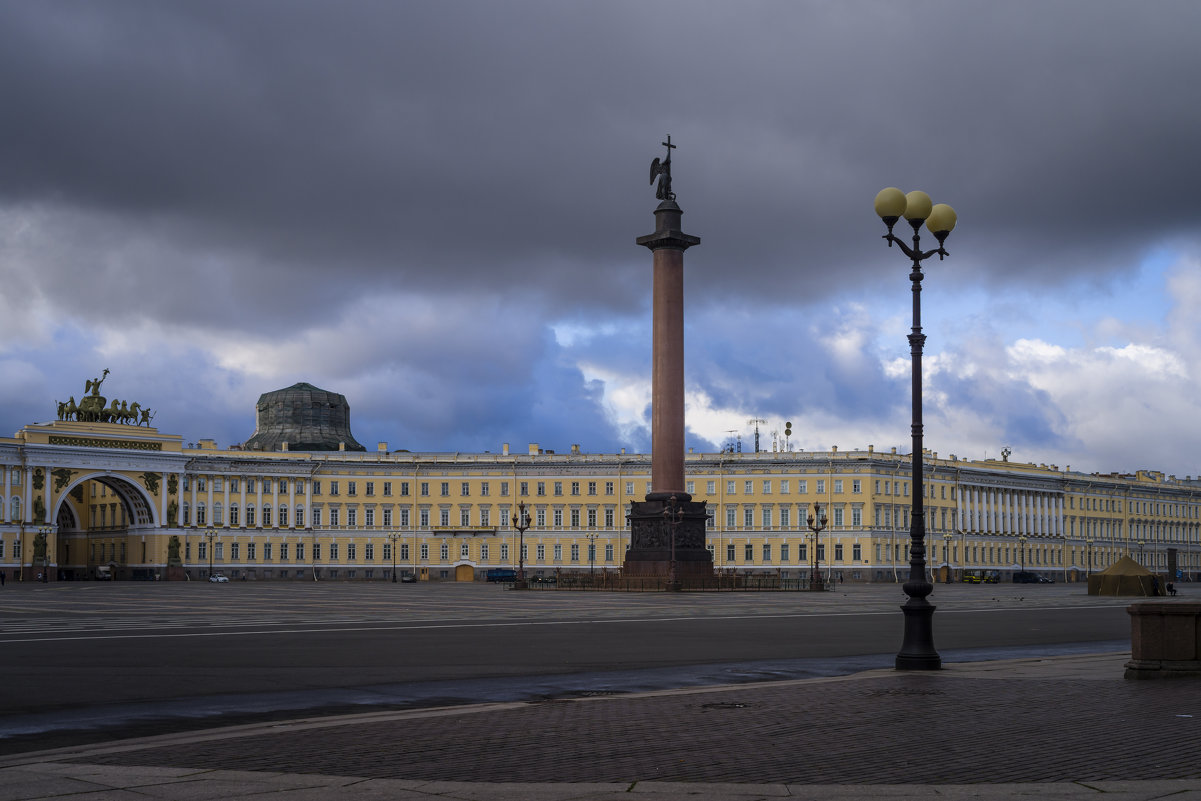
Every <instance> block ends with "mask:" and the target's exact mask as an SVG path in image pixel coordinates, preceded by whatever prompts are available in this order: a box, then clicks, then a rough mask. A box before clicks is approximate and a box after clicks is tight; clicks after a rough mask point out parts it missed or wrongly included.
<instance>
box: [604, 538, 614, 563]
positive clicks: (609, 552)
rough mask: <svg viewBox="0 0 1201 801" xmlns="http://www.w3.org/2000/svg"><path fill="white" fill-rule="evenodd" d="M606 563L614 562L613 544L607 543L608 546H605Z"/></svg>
mask: <svg viewBox="0 0 1201 801" xmlns="http://www.w3.org/2000/svg"><path fill="white" fill-rule="evenodd" d="M605 561H606V562H612V561H613V543H611V542H610V543H606V545H605Z"/></svg>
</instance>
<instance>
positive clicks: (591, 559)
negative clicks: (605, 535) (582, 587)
mask: <svg viewBox="0 0 1201 801" xmlns="http://www.w3.org/2000/svg"><path fill="white" fill-rule="evenodd" d="M599 536H600V535H599V534H589V535H588V578H589V579H591V578H592V576H593V574H595V573H596V540H597V537H599Z"/></svg>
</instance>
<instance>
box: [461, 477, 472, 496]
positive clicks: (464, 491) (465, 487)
mask: <svg viewBox="0 0 1201 801" xmlns="http://www.w3.org/2000/svg"><path fill="white" fill-rule="evenodd" d="M459 497H461V498H469V497H471V482H469V481H464V482H463V483H461V484H460V485H459Z"/></svg>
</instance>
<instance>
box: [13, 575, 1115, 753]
mask: <svg viewBox="0 0 1201 801" xmlns="http://www.w3.org/2000/svg"><path fill="white" fill-rule="evenodd" d="M904 600H905V598H904V595H903V594H902V592H901V590H900V587H899V586H897V585H870V586H863V585H851V586H845V587H842V588H840V589H839V591H837V592H829V593H822V594H811V593H720V594H718V593H712V594H678V595H668V594H617V593H580V592H566V591H532V592H528V593H521V592H513V591H508V590H504V589H502V588H501V587H498V586H495V585H491V586H490V585H478V584H473V585H460V584H419V585H390V584H370V585H368V584H335V583H328V582H324V583H321V584H309V583H282V582H280V583H272V584H266V583H233V584H224V585H213V584H207V583H205V584H201V583H190V584H178V583H172V584H167V583H153V584H151V583H146V584H140V583H113V584H108V583H103V584H102V583H88V584H70V583H63V584H57V585H28V584H27V585H17V586H14V585H11V584H10V585H9V587H8V588H6V589H5V590H3V591H2V592H0V601H2V602H3V612H2V613H0V649H2V651H0V653H3V657H2V659H0V715H2V717H0V751H11V750H12V749H17V750H25V747H26V746H28V747H35V746H36V747H45V746H46V743H47V742H54V743H55V744H62V743H64V742H73V741H74V740H72V739H71V738H73V737H81V738H83V739H85V740H86V739H95V737H96V736H97V734H96V732H97V731H98V730H100V729H103V730H106V731H107V732H108V734H107V735H106V736H113V733H114V732H115V731H116V730H118V729H119V730H120V731H121V733H122V735H123V736H124V735H126V734H129V733H143V732H144V730H145V729H146V728H147V727H150V728H151V730H153V731H159V730H163V729H164V728H167V729H169V728H179V727H186V726H197V725H218V724H220V725H224V724H226V723H229V722H231V721H241V720H249V719H262V718H263V717H264V716H266V717H271V716H275V717H279V716H284V715H294V714H297V713H301V714H313V713H315V712H317V711H322V712H332V711H345V710H346V709H347V708H350V707H361V706H363V705H372V706H377V707H378V706H389V707H397V706H421V705H429V704H431V703H451V702H469V701H487V700H503V699H512V698H529V697H545V696H551V697H553V696H556V695H564V694H587V693H612V692H622V691H628V690H631V689H653V688H659V687H673V686H690V685H694V684H700V683H729V682H737V681H748V680H756V679H762V678H765V677H767V678H771V677H780V678H788V677H795V676H803V675H819V674H832V673H840V672H842V673H845V672H851V671H854V670H858V669H864V668H867V667H880V666H885V665H889V664H891V661H892V657H893V656H894V655H895V653H896V651H897V650H898V648H899V646H900V641H901V629H902V615H901V613H900V611H899V608H898V607H899V605H900V604H901V603H902V602H904ZM931 601H932V602H933V603H935V604H936V605H937V606H938V607H939V609H938V611H937V612H936V613H935V618H934V621H935V643H936V646H937V648H938V649H939V652H940V653H941V654H942V655H943V658H944V661H948V662H949V661H968V660H971V659H983V658H992V657H996V656H998V655H1007V654H1009V653H1013V652H1021V653H1030V652H1031V649H1034V650H1035V651H1038V650H1039V649H1041V650H1042V651H1044V652H1046V653H1062V652H1064V651H1065V650H1067V651H1070V650H1089V649H1092V650H1100V649H1101V648H1102V647H1104V648H1107V649H1109V650H1118V649H1122V648H1124V647H1128V642H1129V632H1130V624H1129V618H1128V615H1127V614H1126V612H1125V608H1126V606H1127V605H1128V604H1129V600H1128V599H1113V598H1107V599H1099V598H1095V597H1089V596H1088V595H1086V594H1085V593H1084V587H1083V585H1080V584H1073V585H1063V584H1059V585H983V586H969V585H951V586H944V585H939V586H938V587H936V589H935V593H934V595H933V596H932V597H931ZM88 732H91V733H90V734H89V733H88ZM48 737H49V738H52V739H51V740H47V738H48ZM64 738H66V739H64Z"/></svg>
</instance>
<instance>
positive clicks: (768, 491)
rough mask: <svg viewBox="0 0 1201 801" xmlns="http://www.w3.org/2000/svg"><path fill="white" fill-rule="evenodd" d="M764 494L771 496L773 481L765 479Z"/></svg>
mask: <svg viewBox="0 0 1201 801" xmlns="http://www.w3.org/2000/svg"><path fill="white" fill-rule="evenodd" d="M763 494H764V495H771V480H770V479H764V481H763Z"/></svg>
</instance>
